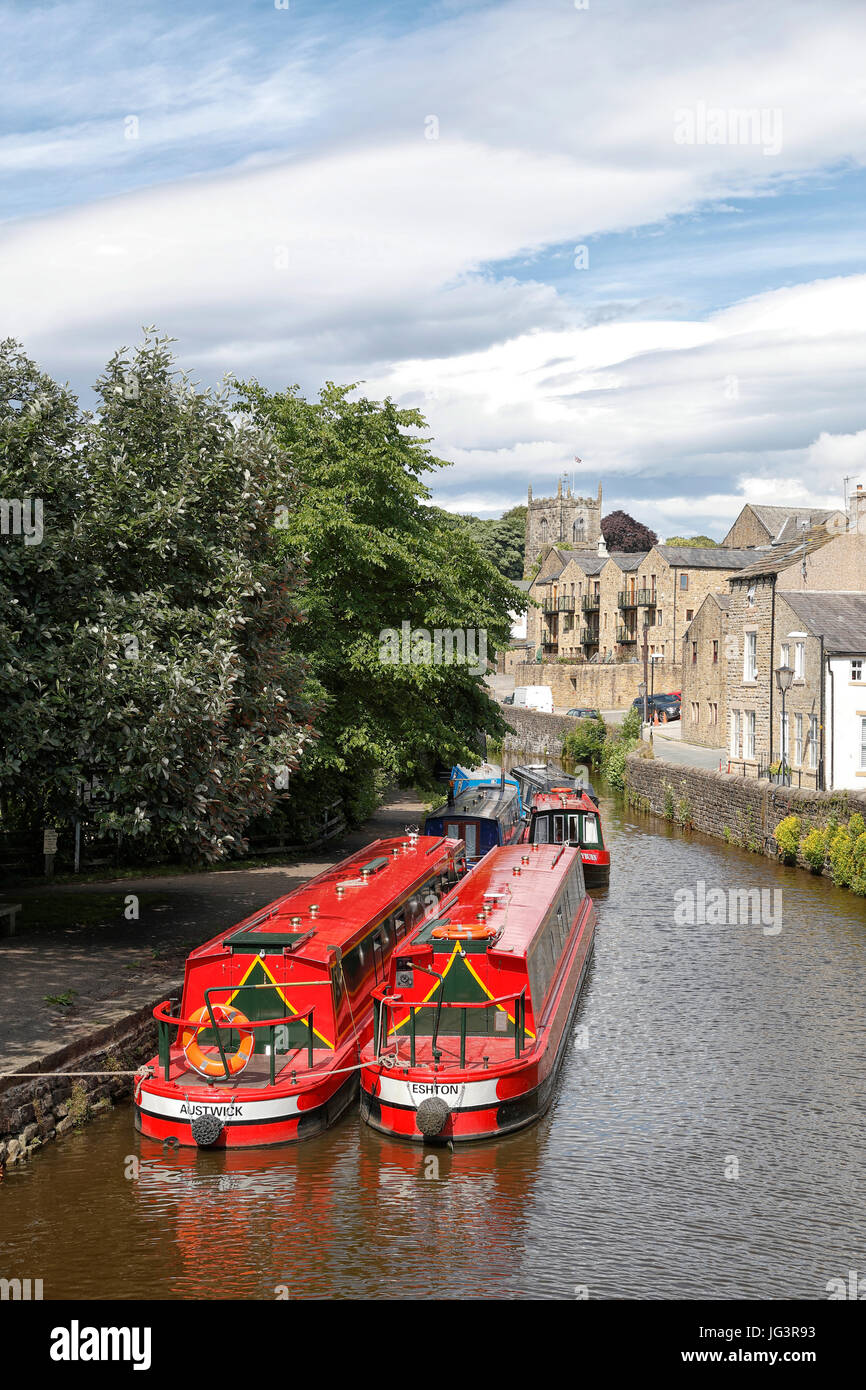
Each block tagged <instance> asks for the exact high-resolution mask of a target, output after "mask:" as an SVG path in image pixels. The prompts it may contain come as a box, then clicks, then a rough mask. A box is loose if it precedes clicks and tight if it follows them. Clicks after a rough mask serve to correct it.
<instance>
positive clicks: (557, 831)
mask: <svg viewBox="0 0 866 1390" xmlns="http://www.w3.org/2000/svg"><path fill="white" fill-rule="evenodd" d="M565 819H566V818H565V816H554V817H553V843H554V844H555V845H561V844H562V837H563V834H564V833H565Z"/></svg>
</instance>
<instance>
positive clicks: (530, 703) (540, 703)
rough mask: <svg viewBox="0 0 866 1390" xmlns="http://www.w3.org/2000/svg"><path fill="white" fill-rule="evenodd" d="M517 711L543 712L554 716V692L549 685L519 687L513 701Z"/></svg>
mask: <svg viewBox="0 0 866 1390" xmlns="http://www.w3.org/2000/svg"><path fill="white" fill-rule="evenodd" d="M511 703H512V704H513V705H514V707H515V709H517V708H518V706H520V707H522V708H523V709H537V710H541V712H542V713H543V714H553V691H552V690H551V688H550V686H549V685H518V686H517V688H516V689H515V691H514V699H513V700H512V701H511Z"/></svg>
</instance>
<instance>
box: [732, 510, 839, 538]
mask: <svg viewBox="0 0 866 1390" xmlns="http://www.w3.org/2000/svg"><path fill="white" fill-rule="evenodd" d="M828 521H829V523H830V526H829V528H828V529H833V528H835V529H836V530H839V531H844V530H845V529H846V526H847V518H846V516H845V513H844V512H843V511H840V510H838V509H837V510H833V509H831V510H829V511H828V510H827V509H826V508H818V507H764V506H759V505H757V504H755V503H752V502H747V503H746V505H745V507H744V508H743V510H742V511H741V512H740V515H739V516H738V517H737V519H736V521H735V522H734V524H733V526H732V527H731V529H730V531H729V532H728V534H727V535H726V536H725V539H724V540H723V541H722V545H726V546H734V547H743V546H745V547H755V546H761V545H774V544H778V543H779V542H781V541H791V540H796V539H797V538H798V537H799V536H801V535H802V534H803V532H804V531H808V530H810V529H811V527H813V526H818V525H821V524H824V525H825V526H826V525H827V523H828Z"/></svg>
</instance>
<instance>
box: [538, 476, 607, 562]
mask: <svg viewBox="0 0 866 1390" xmlns="http://www.w3.org/2000/svg"><path fill="white" fill-rule="evenodd" d="M600 539H601V483H599V485H598V496H597V497H578V496H577V495H576V494H574V493H572V490H571V488H570V487H569V488H568V489H567V490H566V492H565V493H564V494H563V491H562V480H561V479H560V482H559V486H558V488H557V493H556V496H555V497H533V496H532V484H531V483H530V485H529V495H528V497H527V502H526V542H525V545H524V551H523V573H524V575H525V576H526V577H528V576H529V575H530V574H531V573H532V569H533V566H534V565H535V562H536V561H537V560H538V558H539V556H541V555H542V554H543V553H544V550H545V548H546V547H547V546H549V545H556V546H563V545H564V546H568V547H569V548H570V549H573V550H581V551H589V552H591V553H595V552H596V551H597V550H598V542H599V540H600Z"/></svg>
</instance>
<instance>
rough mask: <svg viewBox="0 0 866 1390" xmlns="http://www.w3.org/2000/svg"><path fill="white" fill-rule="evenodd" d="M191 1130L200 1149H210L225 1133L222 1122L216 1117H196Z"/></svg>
mask: <svg viewBox="0 0 866 1390" xmlns="http://www.w3.org/2000/svg"><path fill="white" fill-rule="evenodd" d="M190 1129H191V1130H192V1137H193V1139H194V1140H195V1142H196V1143H197V1144H198V1146H199V1148H200V1149H209V1148H210V1147H211V1145H212V1144H215V1143H216V1141H217V1140H218V1139H219V1137H220V1135H221V1134H222V1132H223V1126H222V1121H221V1120H218V1119H217V1117H216V1115H196V1117H195V1119H194V1120H193V1122H192V1124H191V1125H190Z"/></svg>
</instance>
